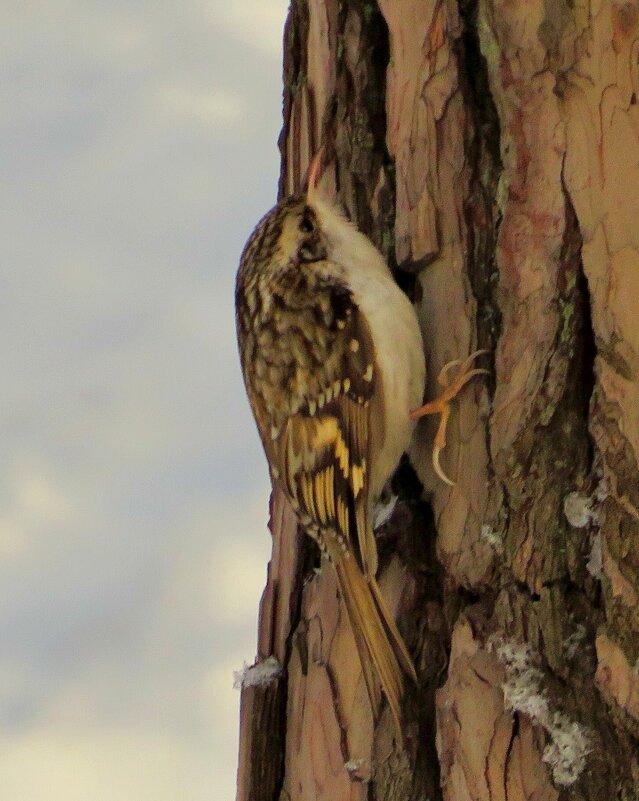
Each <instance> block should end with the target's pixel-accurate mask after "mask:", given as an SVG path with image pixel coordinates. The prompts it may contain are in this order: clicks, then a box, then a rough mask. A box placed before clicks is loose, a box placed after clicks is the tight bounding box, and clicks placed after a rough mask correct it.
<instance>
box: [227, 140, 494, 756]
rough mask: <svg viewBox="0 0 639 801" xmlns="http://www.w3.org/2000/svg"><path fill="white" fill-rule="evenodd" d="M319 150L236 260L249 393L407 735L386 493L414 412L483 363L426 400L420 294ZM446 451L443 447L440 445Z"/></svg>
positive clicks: (366, 673)
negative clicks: (384, 521)
mask: <svg viewBox="0 0 639 801" xmlns="http://www.w3.org/2000/svg"><path fill="white" fill-rule="evenodd" d="M321 158H322V151H321V150H320V151H319V152H318V153H317V154H316V156H315V157H314V159H313V161H312V162H311V165H310V167H309V170H308V173H307V180H306V189H305V191H303V192H301V193H299V194H295V195H292V196H289V197H286V198H284V199H283V200H281V201H280V202H279V203H278V204H277V205H276V206H275V207H274V208H272V209H271V210H270V211H269V212H268V213H267V214H266V215H265V216H264V217H263V218H262V219H261V220H260V221H259V222H258V224H257V226H256V227H255V229H254V230H253V232H252V234H251V235H250V237H249V239H248V241H247V243H246V245H245V247H244V250H243V252H242V255H241V258H240V266H239V269H238V272H237V277H236V288H235V306H236V328H237V337H238V349H239V354H240V362H241V368H242V374H243V378H244V383H245V387H246V391H247V395H248V399H249V403H250V406H251V409H252V412H253V415H254V418H255V421H256V424H257V428H258V431H259V435H260V438H261V441H262V445H263V448H264V451H265V454H266V458H267V462H268V466H269V471H270V476H271V481H272V483H273V485H277V486H279V487H280V488H281V490H282V492H283V493H284V495H285V496H286V497H287V499H288V501H289V502H290V504H291V506H292V508H293V510H294V511H295V513H296V515H297V517H298V519H299V521H300V523H301V525H302V527H303V528H304V529H305V531H306V533H307V534H308V535H309V536H310V537H311V538H312V539H314V540H315V542H316V543H317V544H318V546H319V548H320V551H321V554H322V556H323V557H326V558H327V559H328V561H329V562H330V563H331V564H332V565H333V568H334V570H335V574H336V577H337V587H338V591H339V594H340V596H341V598H342V600H343V603H344V605H345V607H346V612H347V616H348V619H349V622H350V626H351V629H352V632H353V635H354V640H355V645H356V648H357V651H358V654H359V659H360V663H361V667H362V674H363V677H364V681H365V684H366V688H367V691H368V696H369V699H370V703H371V707H372V710H373V716H374V718H375V717H376V715H377V713H378V711H379V709H380V703H381V695H382V692H383V694H384V696H385V697H386V699H387V703H388V705H389V707H390V710H391V713H392V716H393V719H394V721H395V724H396V726H397V731H398V732H399V734H400V740H401V732H402V725H401V721H402V698H403V695H404V691H405V681H406V678H408V679H409V680H411V681H413V682H417V675H416V672H415V668H414V665H413V661H412V659H411V657H410V654H409V652H408V649H407V647H406V645H405V643H404V640H403V638H402V636H401V634H400V632H399V630H398V627H397V624H396V622H395V620H394V618H393V615H392V614H391V613H390V611H389V609H388V607H387V605H386V602H385V600H384V597H383V594H382V591H381V588H380V586H379V583H378V581H377V577H376V574H377V569H378V556H377V546H376V540H375V534H374V531H373V512H374V507H375V504H376V501H377V500H378V499H379V497H380V495H381V492H382V489H383V488H384V485H385V484H386V482H387V480H388V479H389V477H390V476H391V475H392V473H393V472H394V470H395V468H396V467H397V465H398V463H399V460H400V458H401V456H402V453H403V452H404V451H405V449H406V448H407V446H408V444H409V442H410V439H411V436H412V433H413V428H414V426H415V424H416V420H417V419H418V418H419V417H420V416H422V415H424V414H433V413H439V414H440V415H441V420H442V423H443V426H442V423H440V430H438V434H437V437H436V444H435V449H434V451H433V454H434V455H433V464H434V465H435V468H436V470H437V472H438V474H441V476H442V477H443V479H444V480H446V481H447V482H448V483H452V482H450V481H449V479H448V478H447V477H446V476H445V475H444V474H443V471H441V469H440V468H439V451H440V450H441V449H442V448H443V446H444V445H445V428H446V421H447V420H448V415H449V404H450V401H451V400H452V398H453V397H454V396H455V395H456V394H457V392H458V391H459V390H460V389H461V387H462V386H463V385H464V384H465V383H466V382H467V381H468V380H470V378H472V377H473V375H476V374H477V370H476V369H475V370H471V369H469V368H470V365H471V363H472V361H473V360H474V358H475V357H476V356H477V355H478V353H479V352H476V353H475V354H471V356H470V357H469V358H468V359H467V360H466V361H464V362H461V361H460V360H455V362H453V363H451V364H450V365H449V366H448V367H449V368H452V367H454V366H456V367H458V368H459V370H458V375H457V378H456V379H455V380H453V381H452V382H451V381H450V380H449V378H448V375H449V369H446V370H445V371H444V370H442V373H441V374H440V383H442V385H443V386H444V392H443V393H442V395H441V397H440V398H439V399H436V400H435V401H431V402H430V403H427V404H423V405H422V402H423V399H424V386H425V379H426V366H425V357H424V345H423V340H422V335H421V330H420V327H419V323H418V320H417V316H416V313H415V310H414V307H413V305H412V304H411V302H410V301H409V299H408V297H407V296H406V294H405V293H404V292H403V291H402V290H401V289H400V288H399V286H398V285H397V283H396V282H395V280H394V278H393V275H392V273H391V270H390V268H389V266H388V264H387V262H386V260H385V259H384V257H383V256H382V254H381V253H380V251H379V250H378V249H377V248H376V247H375V245H374V244H373V243H372V241H371V240H370V239H369V238H368V237H367V236H366V235H365V234H363V233H362V232H361V231H359V230H358V229H357V227H356V226H355V225H354V224H353V223H352V222H351V221H350V220H348V219H347V218H346V216H345V215H344V213H343V212H342V211H341V209H340V208H339V207H338V206H337V204H336V203H334V202H332V201H331V200H330V199H329V198H327V197H326V196H325V195H324V194H323V193H322V192H321V191H320V189H319V175H320V168H321ZM436 451H437V452H436Z"/></svg>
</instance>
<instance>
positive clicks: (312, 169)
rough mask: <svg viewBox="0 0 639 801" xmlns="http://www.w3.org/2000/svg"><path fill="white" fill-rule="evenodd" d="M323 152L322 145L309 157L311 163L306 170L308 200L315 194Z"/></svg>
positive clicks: (320, 171)
mask: <svg viewBox="0 0 639 801" xmlns="http://www.w3.org/2000/svg"><path fill="white" fill-rule="evenodd" d="M323 154H324V147H323V146H322V147H320V149H319V150H318V151H317V153H316V154H315V155H314V156H313V158H312V159H311V163H310V164H309V165H308V171H307V173H306V187H307V188H306V197H307V198H308V200H309V201H312V200H313V196H314V195H315V190H316V189H317V184H318V181H319V179H320V175H321V174H322V170H321V168H322V155H323Z"/></svg>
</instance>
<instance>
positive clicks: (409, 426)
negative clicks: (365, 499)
mask: <svg viewBox="0 0 639 801" xmlns="http://www.w3.org/2000/svg"><path fill="white" fill-rule="evenodd" d="M312 205H313V207H314V209H315V211H316V213H317V216H318V219H319V222H320V228H321V230H322V233H323V235H324V237H325V239H326V240H327V250H328V258H329V260H330V261H331V262H333V263H334V264H336V265H337V266H338V267H339V269H340V276H341V278H342V279H343V280H344V283H345V284H346V286H347V287H348V288H349V289H350V290H351V292H352V293H353V299H354V301H355V303H356V304H357V306H358V308H359V309H360V310H361V311H362V312H363V314H364V316H365V317H366V320H367V322H368V325H369V327H370V330H371V335H372V338H373V342H374V343H375V348H376V355H377V365H376V366H377V370H378V371H379V373H381V380H382V386H383V391H384V421H383V426H382V430H383V431H384V432H385V436H384V441H383V443H381V446H380V447H381V450H380V452H379V453H378V454H377V456H376V458H375V460H374V464H373V468H372V475H371V489H372V498H373V499H374V498H377V497H378V496H379V494H380V493H381V491H382V488H383V486H384V484H385V483H386V480H387V479H388V477H389V476H390V475H391V473H392V472H393V471H394V469H395V468H396V467H397V463H398V462H399V459H400V457H401V455H402V453H403V452H404V451H405V450H406V448H407V447H408V443H409V442H410V439H411V436H412V433H413V429H414V427H415V423H414V422H413V421H412V420H411V419H410V417H409V412H410V411H411V410H412V409H415V408H417V407H418V406H421V404H422V400H423V395H424V381H425V377H426V368H425V362H424V346H423V341H422V335H421V331H420V330H419V324H418V322H417V316H416V314H415V310H414V309H413V306H412V304H411V303H410V301H409V300H408V298H407V297H406V295H405V294H404V293H403V292H402V290H401V289H400V288H399V287H398V286H397V284H396V283H395V281H394V279H393V277H392V275H391V272H390V270H389V268H388V265H387V264H386V262H385V260H384V257H383V256H382V254H381V253H380V252H379V251H378V250H377V248H376V247H375V246H374V245H373V243H372V242H371V241H370V239H368V237H366V236H364V234H362V233H361V232H360V231H358V230H357V229H356V228H355V226H354V225H352V223H350V222H349V221H348V220H346V219H345V218H344V217H343V216H342V214H341V213H340V212H339V211H338V210H337V209H335V208H334V207H332V206H331V205H329V204H328V203H326V202H325V201H323V200H321V199H320V198H318V197H317V196H315V197H314V198H313V201H312Z"/></svg>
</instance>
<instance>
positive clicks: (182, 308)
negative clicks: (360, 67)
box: [0, 0, 287, 801]
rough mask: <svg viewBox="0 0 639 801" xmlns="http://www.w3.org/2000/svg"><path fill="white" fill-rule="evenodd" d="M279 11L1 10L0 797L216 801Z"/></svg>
mask: <svg viewBox="0 0 639 801" xmlns="http://www.w3.org/2000/svg"><path fill="white" fill-rule="evenodd" d="M286 8H287V2H286V1H285V0H233V2H226V3H222V2H220V0H182V2H180V3H157V2H150V0H109V1H108V2H105V1H104V0H75V2H74V1H73V0H40V1H39V2H38V1H36V0H32V1H29V0H26V1H25V0H5V2H4V3H3V11H2V25H1V26H0V87H1V89H0V91H1V102H0V154H1V155H0V182H1V186H2V190H1V192H0V227H1V231H0V237H1V242H2V244H1V246H0V247H1V254H2V264H1V269H0V363H1V364H2V384H1V388H0V798H2V801H89V799H90V801H147V799H148V801H151V799H152V801H225V800H226V799H233V798H234V793H235V771H236V760H237V728H238V706H239V693H238V692H237V691H236V690H233V686H232V685H233V675H232V674H233V670H238V669H240V668H241V667H242V662H243V661H247V662H249V663H250V662H251V661H252V660H253V658H254V654H255V642H256V616H257V604H258V600H259V597H260V594H261V592H262V589H263V586H264V583H265V576H266V563H267V560H268V556H269V553H270V538H269V535H268V533H267V530H266V522H267V500H268V486H267V473H266V467H265V461H264V458H263V456H262V453H261V449H260V446H259V444H258V440H257V435H256V434H255V430H254V425H253V421H252V419H251V417H250V413H249V409H248V405H247V403H246V401H245V398H244V390H243V387H242V383H241V377H240V372H239V367H238V363H237V357H236V349H235V331H234V321H233V284H234V277H235V270H236V267H237V263H238V258H239V254H240V252H241V249H242V247H243V244H244V242H245V240H246V237H247V236H248V234H249V233H250V230H251V228H252V227H253V225H254V224H255V222H256V221H257V220H258V218H259V217H260V216H261V215H262V214H263V213H264V212H265V211H266V210H267V208H268V207H270V206H271V205H272V204H273V202H274V200H275V195H276V187H277V175H278V169H279V160H278V153H277V150H276V144H275V143H276V139H277V135H278V132H279V129H280V126H281V95H282V88H281V60H282V44H281V42H282V30H283V25H284V18H285V14H286Z"/></svg>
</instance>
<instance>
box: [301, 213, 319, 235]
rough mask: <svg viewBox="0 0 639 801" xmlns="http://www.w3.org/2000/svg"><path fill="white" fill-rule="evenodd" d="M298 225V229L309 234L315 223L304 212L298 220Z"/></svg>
mask: <svg viewBox="0 0 639 801" xmlns="http://www.w3.org/2000/svg"><path fill="white" fill-rule="evenodd" d="M299 227H300V231H302V232H303V233H305V234H311V233H313V231H314V230H315V225H314V223H313V220H311V218H310V217H308V216H307V215H306V214H305V215H304V216H303V217H302V219H301V220H300V226H299Z"/></svg>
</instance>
